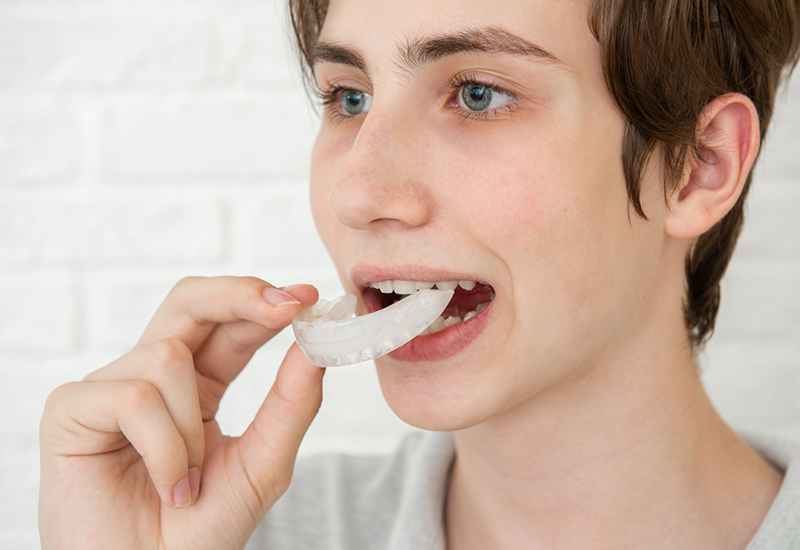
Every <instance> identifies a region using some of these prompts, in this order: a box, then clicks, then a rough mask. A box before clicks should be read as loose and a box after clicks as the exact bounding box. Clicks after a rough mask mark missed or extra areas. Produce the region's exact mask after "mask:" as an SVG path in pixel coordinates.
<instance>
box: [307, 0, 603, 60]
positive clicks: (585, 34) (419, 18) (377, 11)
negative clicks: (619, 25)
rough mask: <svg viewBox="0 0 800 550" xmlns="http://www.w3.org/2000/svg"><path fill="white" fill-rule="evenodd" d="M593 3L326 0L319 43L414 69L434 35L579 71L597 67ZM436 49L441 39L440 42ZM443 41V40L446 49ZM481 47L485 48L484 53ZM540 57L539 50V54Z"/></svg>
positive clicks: (570, 0) (431, 45)
mask: <svg viewBox="0 0 800 550" xmlns="http://www.w3.org/2000/svg"><path fill="white" fill-rule="evenodd" d="M589 1H590V0H559V1H553V0H504V1H496V0H436V1H435V2H431V1H430V0H427V1H426V0H381V1H379V2H363V1H361V0H331V2H330V6H329V9H328V13H327V15H326V18H325V24H324V26H323V29H322V33H321V35H320V43H322V44H331V45H342V46H345V47H346V48H347V49H348V50H350V51H355V52H360V53H361V54H362V59H360V60H352V59H351V60H348V61H347V62H348V64H351V65H352V64H355V63H354V61H363V62H364V63H365V64H366V63H367V62H369V63H370V64H375V65H380V64H382V63H391V64H392V65H394V66H406V67H408V68H413V66H414V65H415V64H416V63H415V62H417V61H419V60H420V59H422V58H424V57H425V56H424V55H420V54H421V53H423V52H424V50H425V48H426V47H427V50H428V52H429V53H430V51H432V50H435V49H436V46H437V45H436V40H437V39H439V38H443V37H444V38H447V39H448V40H449V41H450V44H449V46H452V45H453V44H452V38H453V37H462V38H466V39H467V40H469V39H470V37H472V38H476V37H477V38H476V39H477V41H481V40H482V41H484V42H485V43H486V44H488V45H490V46H497V45H498V44H500V45H501V46H504V47H501V48H499V49H500V50H501V51H498V52H494V51H489V53H512V54H513V53H514V50H516V53H518V54H523V55H524V54H531V53H533V54H534V55H533V57H538V58H539V60H540V61H547V58H548V57H550V58H552V59H551V60H553V59H554V60H556V61H557V62H559V63H561V64H563V65H564V66H565V67H567V68H569V69H570V70H573V71H575V72H578V73H583V72H586V71H593V69H595V68H596V66H597V65H599V52H598V49H597V42H596V40H595V39H594V36H593V35H592V34H591V32H590V29H589V25H588V15H587V12H588V6H589ZM439 46H441V42H440V44H439ZM447 47H448V45H445V48H447ZM482 51H486V50H482ZM537 53H538V54H542V55H538V56H537V55H536V54H537Z"/></svg>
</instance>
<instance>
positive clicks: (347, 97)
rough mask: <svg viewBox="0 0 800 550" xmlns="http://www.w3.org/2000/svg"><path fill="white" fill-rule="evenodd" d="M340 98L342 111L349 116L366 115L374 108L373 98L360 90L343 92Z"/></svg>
mask: <svg viewBox="0 0 800 550" xmlns="http://www.w3.org/2000/svg"><path fill="white" fill-rule="evenodd" d="M339 97H340V99H339V101H340V103H341V105H342V109H344V111H345V112H346V113H347V114H349V115H360V114H362V113H366V112H367V111H369V108H370V107H371V106H372V96H371V95H370V94H368V93H365V92H359V91H358V90H342V91H341V95H340V96H339Z"/></svg>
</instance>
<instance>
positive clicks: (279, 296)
mask: <svg viewBox="0 0 800 550" xmlns="http://www.w3.org/2000/svg"><path fill="white" fill-rule="evenodd" d="M264 299H265V300H266V301H267V303H269V304H270V305H271V306H273V307H281V306H288V305H294V304H299V303H300V301H299V300H297V298H295V297H294V296H290V295H289V294H286V293H285V292H281V291H280V290H278V289H277V288H272V287H268V288H265V289H264Z"/></svg>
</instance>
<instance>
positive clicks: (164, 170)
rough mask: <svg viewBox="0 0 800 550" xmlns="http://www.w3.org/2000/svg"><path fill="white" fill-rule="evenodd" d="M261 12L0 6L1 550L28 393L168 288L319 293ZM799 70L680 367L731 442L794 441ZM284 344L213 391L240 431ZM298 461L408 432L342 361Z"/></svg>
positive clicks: (114, 2)
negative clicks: (714, 314)
mask: <svg viewBox="0 0 800 550" xmlns="http://www.w3.org/2000/svg"><path fill="white" fill-rule="evenodd" d="M282 14H283V6H282V2H281V0H273V1H271V2H270V1H267V2H263V1H260V0H259V1H256V0H232V1H227V0H200V1H197V2H186V1H183V0H141V1H140V0H137V1H135V2H132V1H128V0H70V1H69V2H65V1H55V0H24V1H20V0H16V1H13V0H8V1H0V403H2V407H3V411H4V413H5V414H3V415H0V418H1V419H2V420H0V435H2V437H3V442H4V443H3V445H2V446H0V466H2V471H3V474H2V475H0V493H1V494H3V495H7V497H6V498H4V499H2V500H0V548H14V549H15V550H29V549H34V548H38V537H37V534H36V520H35V517H36V498H37V496H36V491H37V485H38V460H37V429H38V420H39V416H40V415H41V410H42V407H43V405H44V402H45V399H46V396H47V395H48V393H49V392H50V391H52V389H53V388H55V387H56V386H58V385H60V384H62V383H65V382H67V381H69V380H75V379H80V378H81V377H83V376H85V375H86V374H87V373H88V372H90V371H91V370H94V369H96V368H99V367H101V366H103V365H104V364H107V363H108V362H110V361H113V360H114V359H115V358H116V357H117V356H119V355H120V354H122V353H125V352H126V351H127V350H129V349H130V348H131V347H132V346H133V345H135V343H136V341H137V339H138V337H139V335H140V334H141V332H142V330H143V329H144V326H145V325H146V323H147V322H148V320H149V318H150V317H151V316H152V314H153V312H154V310H155V308H156V307H157V305H158V304H159V303H160V301H161V299H162V298H163V296H164V295H165V294H166V293H167V292H168V291H169V289H170V288H171V287H172V286H173V285H174V284H175V282H176V281H178V280H179V279H180V278H181V277H183V276H186V275H190V274H194V275H221V274H230V275H253V276H258V277H261V278H264V279H266V280H269V281H271V282H273V283H275V284H278V285H285V284H291V283H294V282H311V283H314V284H316V285H317V286H318V287H319V289H320V292H321V294H322V295H323V296H331V297H332V296H335V295H337V294H338V293H339V292H340V286H339V284H338V282H337V276H336V273H335V272H334V270H333V267H332V264H331V262H330V259H329V258H328V257H327V254H326V253H325V250H324V248H323V247H322V244H321V242H320V240H319V237H318V236H317V235H316V234H315V230H314V227H313V223H312V220H311V214H310V209H309V206H308V204H307V178H308V160H309V157H310V150H311V145H312V142H313V139H314V132H315V127H316V124H317V118H316V115H314V114H312V113H311V112H310V111H309V109H308V107H307V102H306V96H305V94H304V92H303V90H302V85H301V82H300V79H299V70H298V68H297V66H296V63H295V62H294V60H293V59H292V58H291V56H290V55H291V48H290V47H289V45H288V40H287V33H286V24H285V22H284V21H283V15H282ZM798 145H800V76H796V77H795V82H794V84H793V86H791V87H790V88H788V89H787V90H786V91H785V92H784V93H783V94H782V95H781V99H780V102H779V105H778V109H777V111H776V118H775V121H774V123H773V128H772V129H771V131H770V136H769V139H768V141H767V143H766V145H765V148H764V152H763V156H762V159H761V161H760V164H759V166H758V168H757V180H756V183H755V186H754V188H753V191H752V195H751V200H750V206H749V208H748V221H747V225H746V228H745V231H744V234H743V235H742V239H741V246H740V250H739V251H738V254H737V256H736V257H735V259H734V261H733V263H732V265H731V268H730V271H729V274H728V276H727V278H726V280H725V283H724V287H723V303H722V311H721V315H720V319H719V324H718V327H717V333H716V336H715V337H714V339H713V340H712V341H711V343H710V344H709V346H708V348H707V350H706V351H705V353H704V354H703V355H702V357H701V364H702V368H703V373H704V380H705V384H706V387H707V388H708V391H709V393H710V394H711V396H712V399H713V401H714V403H715V404H716V405H717V407H718V408H719V409H720V411H721V412H722V414H723V416H725V417H726V418H727V419H728V420H729V421H730V422H732V423H733V424H734V426H737V427H741V428H744V429H748V430H758V431H766V432H773V433H778V434H782V435H788V436H792V437H795V438H800V359H799V358H800V347H799V345H798V342H800V292H798V291H797V286H798V285H797V283H798V281H800V216H797V209H798V206H800V185H798V183H799V182H798V174H800V156H799V155H798V154H797V151H798ZM291 341H292V336H291V333H290V332H289V331H284V332H283V333H282V334H280V335H279V336H278V337H276V338H275V340H274V341H273V342H270V343H269V344H268V345H267V346H265V347H264V348H263V349H262V350H260V351H259V352H258V353H257V354H256V356H255V357H254V359H253V361H252V364H251V366H250V367H249V368H248V369H246V370H245V372H244V373H243V374H242V375H241V377H240V379H239V380H237V381H236V383H234V385H233V386H232V387H231V388H230V389H229V391H228V393H227V394H226V396H225V398H224V400H223V403H222V407H221V410H220V413H219V420H220V423H221V425H222V427H223V428H224V429H225V430H226V431H228V432H230V433H234V434H235V433H240V432H242V431H243V430H244V429H245V428H246V426H247V424H248V422H249V421H250V419H251V418H252V416H253V414H254V413H255V411H256V410H257V408H258V406H259V405H260V403H261V401H262V400H263V398H264V396H265V395H266V392H267V391H268V388H269V386H270V384H271V382H272V380H273V378H274V376H275V372H276V369H277V367H278V365H279V364H280V361H281V359H282V357H283V354H284V353H285V350H286V349H287V348H288V346H289V345H290V343H291ZM325 388H326V398H325V402H324V404H323V408H322V411H321V414H320V415H319V417H318V419H317V421H316V422H315V424H314V425H313V426H312V428H311V430H310V432H309V435H308V437H307V438H306V440H305V441H304V443H303V447H302V450H301V452H303V453H312V452H320V451H325V450H345V449H346V450H349V451H351V452H376V451H387V450H389V449H391V448H392V447H393V446H394V445H395V443H396V441H397V439H398V437H399V436H400V435H401V434H402V433H404V432H406V431H408V429H409V428H408V427H407V426H405V425H404V424H403V423H402V422H400V421H399V420H398V419H396V418H395V417H394V415H393V414H392V413H391V411H389V409H388V407H387V406H386V404H385V403H384V402H383V399H382V397H381V395H380V389H379V387H378V384H377V380H376V376H375V373H374V372H373V370H372V369H371V368H370V367H369V366H367V365H362V366H359V367H353V368H349V369H338V370H336V369H333V370H331V372H329V373H328V375H327V376H326V381H325Z"/></svg>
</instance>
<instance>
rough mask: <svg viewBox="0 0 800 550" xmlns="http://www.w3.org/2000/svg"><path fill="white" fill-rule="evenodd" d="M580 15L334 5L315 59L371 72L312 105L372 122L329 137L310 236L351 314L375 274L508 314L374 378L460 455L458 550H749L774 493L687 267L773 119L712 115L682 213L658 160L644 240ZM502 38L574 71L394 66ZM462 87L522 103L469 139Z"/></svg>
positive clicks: (316, 169) (723, 108) (475, 128)
mask: <svg viewBox="0 0 800 550" xmlns="http://www.w3.org/2000/svg"><path fill="white" fill-rule="evenodd" d="M586 13H587V4H586V3H585V2H577V1H576V2H558V3H553V2H545V1H527V2H517V3H514V4H509V3H507V2H502V3H498V2H491V1H481V2H478V1H475V2H463V1H458V2H456V1H453V2H437V3H436V4H435V6H432V5H430V3H425V2H411V3H410V4H409V2H407V1H404V2H399V1H398V2H381V3H380V4H379V5H378V4H370V5H364V4H363V3H358V2H353V1H351V0H335V1H334V2H332V3H331V6H330V8H329V11H328V15H327V18H326V22H325V25H324V27H323V30H322V34H321V38H320V41H321V42H322V43H324V44H329V45H334V46H339V47H345V48H348V49H349V50H352V51H354V52H356V53H358V54H359V55H360V56H361V57H362V58H363V60H364V62H365V63H364V65H365V66H364V67H356V66H353V65H352V64H348V63H341V62H336V61H335V60H331V59H327V58H322V59H320V60H319V61H318V62H317V63H316V64H315V67H314V70H315V75H316V78H317V84H318V86H319V87H320V88H321V89H322V90H323V91H324V90H326V89H330V88H331V87H336V86H339V87H343V88H345V89H352V90H356V91H360V92H364V93H368V94H371V96H372V104H371V107H370V109H369V111H368V112H367V113H362V114H360V115H358V116H346V115H347V113H346V111H343V110H342V108H341V103H339V104H336V103H334V104H332V105H331V106H329V107H328V109H327V111H326V113H325V116H324V118H323V123H322V127H321V129H320V133H319V137H318V140H317V142H316V146H315V149H314V156H313V164H312V181H311V200H312V206H313V209H314V214H315V219H316V222H317V225H318V228H319V230H320V234H321V235H322V236H323V239H324V240H325V243H326V245H327V247H328V249H329V250H330V252H331V256H332V257H333V259H334V261H335V263H336V265H337V268H338V270H339V273H340V276H341V277H342V280H343V281H344V282H345V286H348V287H349V288H348V290H351V291H354V290H356V285H355V284H354V283H353V282H352V281H351V280H350V279H351V277H353V275H354V274H355V275H356V276H357V275H359V274H360V273H361V272H362V271H364V270H366V271H367V272H370V270H372V269H378V270H380V273H382V274H386V275H385V276H384V277H383V278H398V279H404V278H409V277H403V276H395V277H393V276H392V273H395V272H397V273H399V274H404V273H408V272H411V273H413V272H414V270H415V269H419V270H420V271H419V272H421V273H424V272H425V271H424V270H425V269H432V270H437V269H439V270H443V271H451V272H456V273H459V274H461V277H460V278H466V279H475V280H481V281H488V282H490V283H491V284H492V285H493V287H494V289H495V291H496V293H497V297H496V299H495V300H494V302H493V304H492V308H493V311H492V316H491V318H490V319H489V320H488V322H487V324H486V327H485V328H484V330H483V331H482V333H481V334H480V335H479V336H478V337H477V338H476V339H475V340H474V341H473V342H472V343H471V344H470V345H469V346H468V347H467V348H466V349H464V350H463V351H461V352H460V353H457V354H455V355H453V356H451V357H448V358H445V359H442V360H438V361H431V362H424V363H409V362H404V361H398V360H395V359H392V358H391V356H388V357H383V358H381V359H379V360H378V361H377V363H378V373H379V377H380V381H381V387H382V389H383V392H384V395H385V397H386V399H387V401H388V403H389V405H390V406H391V407H392V409H393V410H394V411H395V412H396V413H397V414H398V415H399V416H400V417H401V418H402V419H404V420H406V421H407V422H409V423H410V424H413V425H415V426H420V427H423V428H426V429H433V430H455V431H456V448H457V458H456V462H455V466H454V470H453V477H452V479H451V485H450V492H449V495H448V500H447V509H446V514H445V518H446V524H447V535H448V546H449V548H451V550H452V549H468V548H521V547H524V548H551V549H552V548H584V549H585V548H629V547H630V548H644V547H646V548H661V547H664V548H676V547H679V548H744V547H745V546H746V544H747V541H748V540H749V539H750V538H751V537H752V535H753V534H754V533H755V531H756V529H757V527H758V525H759V524H760V522H761V520H762V519H763V517H764V515H765V514H766V511H767V509H768V507H769V505H770V503H771V502H772V500H773V498H774V496H775V494H776V493H777V491H778V488H779V485H780V475H779V474H778V473H777V472H776V471H775V470H773V469H772V468H771V467H770V466H769V465H768V464H767V463H765V462H764V461H763V460H762V459H761V458H760V457H758V456H757V455H756V454H755V453H753V452H752V451H751V450H750V449H749V448H748V447H747V446H746V445H745V444H744V443H743V442H742V441H741V440H740V439H739V438H738V437H737V436H736V435H735V434H734V433H733V432H732V431H731V430H730V429H729V428H728V427H727V426H726V425H725V424H724V422H723V421H722V420H721V419H720V418H719V416H718V415H717V413H716V412H715V411H714V409H713V407H712V406H711V404H710V402H709V400H708V398H707V396H706V395H705V393H704V391H703V389H702V386H701V383H700V380H699V377H698V375H697V366H696V364H695V361H694V357H693V353H692V349H691V346H690V344H689V342H688V338H687V334H686V329H685V327H684V324H683V309H682V308H683V305H682V304H683V296H684V290H683V289H684V285H685V281H684V275H683V264H684V259H685V257H686V255H687V253H688V252H689V250H690V247H691V245H692V243H693V239H694V238H695V237H697V236H698V235H699V234H701V233H703V232H704V231H705V230H707V229H708V228H709V227H711V225H713V223H715V222H716V221H717V220H718V219H720V218H721V217H722V215H724V213H725V212H727V211H728V209H729V208H730V207H731V206H732V204H733V203H734V202H735V200H736V198H737V197H738V194H739V192H740V190H741V185H742V182H743V180H744V177H745V176H746V174H747V172H748V170H749V168H750V165H751V164H752V160H753V158H754V155H755V153H756V151H757V142H758V141H757V119H756V117H755V113H754V109H753V107H752V104H751V103H750V102H749V101H748V100H747V99H746V98H744V97H742V96H726V97H725V98H722V99H720V100H718V101H716V102H714V103H712V104H711V105H709V106H708V107H707V108H706V111H705V112H704V116H703V117H701V119H700V120H699V131H702V132H703V133H704V136H705V137H706V138H707V139H708V146H707V147H705V148H704V149H703V150H702V151H701V153H702V155H703V157H704V158H705V159H707V160H708V162H705V163H698V162H694V161H693V162H691V163H689V165H687V167H686V173H685V177H684V180H683V182H684V183H685V185H684V186H683V187H681V188H680V189H678V190H676V192H675V193H674V194H673V195H671V196H670V197H669V199H668V202H665V201H664V198H663V190H662V189H663V187H662V186H663V183H662V182H663V174H662V173H661V172H660V171H659V170H658V168H657V167H658V166H659V165H658V161H659V157H658V155H655V158H654V160H653V162H652V163H651V167H650V170H649V173H648V175H647V178H646V180H645V182H644V187H643V189H644V191H643V198H644V200H643V203H644V208H645V211H646V213H647V215H648V220H644V219H642V218H640V217H638V216H636V215H635V214H632V213H631V210H630V206H629V204H628V199H627V195H626V192H625V185H624V176H623V173H622V165H621V162H620V154H621V153H620V152H621V142H622V136H623V129H624V119H623V117H622V115H621V113H620V112H619V110H618V109H617V107H616V106H615V104H614V102H613V100H612V98H611V97H610V94H609V92H608V90H607V89H606V87H605V83H604V81H603V75H602V72H601V65H600V57H599V48H598V44H597V42H596V40H595V39H594V37H593V36H592V35H591V33H590V31H589V28H588V26H587V23H586V21H587V18H586ZM486 27H491V28H497V29H503V30H506V31H509V32H512V33H514V34H516V35H518V36H520V37H522V38H524V39H526V40H528V41H530V42H533V43H535V44H537V45H539V46H540V47H542V48H544V49H545V50H547V51H549V52H550V53H552V54H553V55H554V57H556V58H557V59H558V60H559V62H553V61H548V60H544V61H543V60H542V59H538V58H531V57H530V56H523V55H511V54H497V53H485V52H469V53H460V54H457V55H452V56H447V57H444V58H442V59H438V60H436V61H434V62H430V63H422V64H417V65H415V66H413V67H404V66H403V65H402V63H401V62H400V61H398V60H401V59H402V52H403V51H404V45H405V44H407V43H408V42H409V41H413V40H422V41H424V40H425V39H426V38H427V37H431V36H441V35H443V34H448V33H455V32H459V31H464V30H471V29H476V28H486ZM458 74H468V75H470V76H472V77H474V78H475V79H477V80H478V81H480V82H484V83H488V84H491V85H493V86H496V87H497V88H499V89H501V90H506V91H509V92H512V93H513V95H514V100H513V102H510V103H511V104H512V106H513V108H511V109H507V110H503V109H498V110H497V111H496V112H495V113H493V115H492V116H487V117H484V118H468V117H466V116H465V112H464V106H463V105H459V102H458V99H457V98H458V92H457V91H456V92H453V91H452V90H449V89H448V86H447V84H448V81H449V79H450V78H452V77H453V75H458ZM453 98H455V99H453ZM431 151H434V152H435V155H432V154H430V152H431ZM376 266H377V268H376ZM420 266H424V267H420ZM420 278H421V277H420Z"/></svg>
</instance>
